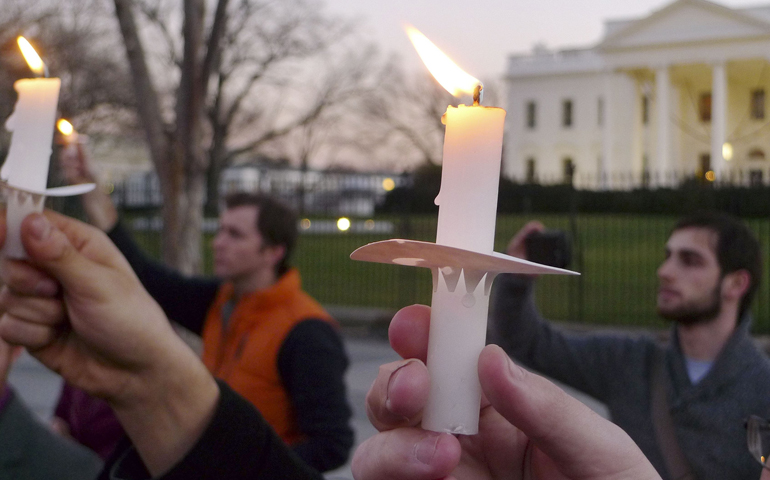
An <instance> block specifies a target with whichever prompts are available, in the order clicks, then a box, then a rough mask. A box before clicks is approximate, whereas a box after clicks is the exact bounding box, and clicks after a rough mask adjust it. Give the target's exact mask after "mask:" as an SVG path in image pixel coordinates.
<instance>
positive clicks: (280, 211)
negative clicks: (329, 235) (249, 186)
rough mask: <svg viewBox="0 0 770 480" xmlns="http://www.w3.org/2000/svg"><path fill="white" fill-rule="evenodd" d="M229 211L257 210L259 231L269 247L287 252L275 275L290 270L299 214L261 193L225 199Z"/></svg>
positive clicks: (236, 195) (243, 193) (276, 267)
mask: <svg viewBox="0 0 770 480" xmlns="http://www.w3.org/2000/svg"><path fill="white" fill-rule="evenodd" d="M224 202H225V207H226V208H227V209H228V210H229V209H231V208H236V207H256V208H257V224H256V225H255V227H256V229H257V231H258V232H259V234H260V235H262V239H263V240H264V241H265V243H266V244H267V245H270V246H275V245H282V246H283V247H284V248H285V249H286V252H285V253H284V255H283V258H282V259H281V261H280V262H278V264H277V265H276V266H275V274H276V275H277V276H279V277H280V276H281V275H283V274H284V273H286V271H287V270H288V269H289V258H290V257H291V254H292V252H293V251H294V245H295V244H296V243H297V214H296V213H295V212H294V210H293V209H292V208H291V207H289V206H288V205H286V204H284V203H283V202H281V201H279V200H277V199H275V198H273V197H270V196H268V195H264V194H261V193H245V192H237V193H231V194H229V195H227V196H225V198H224Z"/></svg>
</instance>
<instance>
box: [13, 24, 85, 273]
mask: <svg viewBox="0 0 770 480" xmlns="http://www.w3.org/2000/svg"><path fill="white" fill-rule="evenodd" d="M18 43H19V48H20V49H21V51H22V53H23V54H24V58H25V59H26V60H27V63H28V64H29V67H30V69H32V71H33V72H35V74H36V75H38V76H41V75H47V69H46V66H45V64H44V63H43V61H42V60H41V59H40V57H39V56H38V54H37V53H36V52H35V49H34V48H32V45H30V44H29V42H27V40H26V39H24V37H19V38H18ZM13 86H14V88H15V89H16V92H17V93H18V99H17V101H16V105H15V106H14V109H13V113H12V114H11V116H10V117H8V120H7V121H6V122H5V128H6V129H7V130H8V131H10V132H12V133H13V137H11V146H10V149H9V150H8V156H7V157H6V159H5V163H3V167H2V168H0V180H2V181H3V182H4V183H3V187H4V188H3V192H4V194H5V198H6V202H7V209H6V216H7V217H6V238H5V245H4V246H3V255H5V256H7V257H11V258H26V256H27V254H26V252H25V251H24V246H23V245H22V244H21V236H20V230H21V222H22V220H24V217H26V216H27V215H29V214H30V213H33V212H40V211H42V210H43V204H44V203H45V197H46V195H55V196H67V195H77V194H80V193H84V192H87V191H90V190H93V188H94V185H93V184H82V185H74V186H69V187H60V188H51V189H48V188H46V185H47V180H48V167H49V162H50V159H51V149H52V145H51V144H52V141H53V133H54V123H55V122H56V107H57V104H58V103H59V88H60V86H61V81H60V80H59V79H58V78H27V79H22V80H18V81H16V82H15V83H14V84H13Z"/></svg>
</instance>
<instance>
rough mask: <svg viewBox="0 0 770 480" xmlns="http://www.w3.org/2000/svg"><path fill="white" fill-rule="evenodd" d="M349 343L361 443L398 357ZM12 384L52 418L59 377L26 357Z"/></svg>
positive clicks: (339, 473)
mask: <svg viewBox="0 0 770 480" xmlns="http://www.w3.org/2000/svg"><path fill="white" fill-rule="evenodd" d="M345 341H346V346H347V350H348V354H349V355H350V359H351V366H350V369H349V370H348V374H347V383H348V394H349V396H350V402H351V405H352V406H353V411H354V418H353V427H354V428H355V431H356V442H357V443H360V442H362V441H363V440H365V439H367V438H369V436H371V435H372V434H374V433H375V430H374V428H372V426H371V425H370V424H369V421H368V420H367V418H366V412H365V410H364V398H365V397H366V392H367V391H368V390H369V386H370V385H371V383H372V381H373V380H374V378H375V377H376V375H377V369H378V368H379V366H380V365H381V364H383V363H387V362H391V361H393V360H396V359H398V356H397V355H396V354H395V353H394V352H393V351H392V350H391V349H390V346H389V345H388V344H387V341H386V340H384V339H381V338H376V337H372V336H361V335H356V334H352V335H347V336H346V338H345ZM9 381H10V383H11V384H12V385H13V386H14V387H15V389H16V390H17V392H18V393H19V394H20V395H21V397H22V398H23V399H24V401H25V402H26V403H27V404H28V405H29V406H30V407H31V408H32V409H33V410H34V411H35V413H36V414H37V415H38V416H39V417H40V418H41V419H44V420H47V419H48V418H50V416H51V412H52V409H53V404H54V402H55V401H56V398H57V396H58V393H59V388H60V385H61V383H60V380H59V378H58V377H57V376H56V375H55V374H53V373H51V372H49V371H48V370H46V369H45V368H44V367H42V366H41V365H40V364H39V363H37V361H35V360H34V359H33V358H31V357H29V356H26V355H24V356H22V357H21V358H20V359H19V360H18V361H17V363H16V364H15V365H14V367H13V370H12V371H11V374H10V380H9ZM576 396H578V397H579V398H580V399H581V400H583V401H585V402H586V403H587V404H588V405H589V406H590V407H591V408H593V409H595V410H597V411H599V412H600V413H602V414H604V415H605V416H606V411H605V410H604V407H603V406H602V405H601V404H599V403H598V402H596V401H595V400H593V399H591V398H588V397H585V396H581V395H576ZM327 478H328V479H330V480H347V479H350V478H352V476H351V474H350V467H349V465H348V466H345V467H343V468H340V469H339V470H336V471H334V472H331V473H330V474H328V475H327Z"/></svg>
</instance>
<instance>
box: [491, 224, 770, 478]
mask: <svg viewBox="0 0 770 480" xmlns="http://www.w3.org/2000/svg"><path fill="white" fill-rule="evenodd" d="M542 229H543V225H542V224H539V223H537V222H532V223H529V224H527V225H526V226H525V227H524V228H522V230H521V231H520V232H519V233H518V234H517V235H516V236H515V237H514V238H513V239H512V240H511V243H510V244H509V246H508V253H509V254H510V255H514V256H518V257H522V258H526V251H525V247H524V245H525V242H524V239H525V238H526V237H527V236H528V235H529V234H531V233H532V232H535V231H539V230H542ZM761 272H762V265H761V254H760V249H759V243H758V242H757V240H756V238H755V237H754V235H753V234H752V233H751V231H750V230H749V229H748V228H747V227H746V226H745V225H743V224H742V223H741V222H739V221H738V220H736V219H734V218H732V217H730V216H728V215H724V214H719V213H709V212H704V213H699V214H696V215H693V216H690V217H687V218H684V219H682V220H680V221H679V222H678V223H677V224H676V226H675V227H674V229H673V231H672V233H671V236H670V237H669V239H668V242H667V243H666V258H665V260H664V261H663V263H662V264H661V265H660V267H659V268H658V283H659V289H658V295H657V310H658V314H659V315H660V316H661V317H663V318H665V319H668V320H671V321H672V322H673V326H672V332H671V341H670V342H669V343H668V345H664V346H662V345H659V344H658V343H657V342H656V341H655V340H654V339H652V338H650V337H647V336H621V335H608V334H590V335H579V334H572V333H568V332H564V331H560V330H559V329H557V328H555V327H553V326H552V325H549V324H548V323H547V322H546V321H544V320H543V319H542V317H541V316H540V313H539V312H538V311H537V308H536V307H535V303H534V296H533V290H534V288H533V287H534V278H533V277H527V276H517V275H501V276H500V277H499V278H498V279H497V281H496V282H495V288H494V291H493V299H492V307H491V310H490V334H489V340H490V342H491V343H497V344H499V345H500V346H502V347H503V348H504V349H505V350H506V351H507V352H508V354H509V355H511V356H512V357H514V358H515V359H517V360H518V361H520V362H522V363H523V364H524V365H526V366H529V367H531V368H533V369H535V370H537V371H539V372H541V373H543V374H545V375H549V376H551V377H553V378H554V379H556V380H559V381H561V382H564V383H565V384H567V385H570V386H572V387H574V388H576V389H578V390H581V391H583V392H585V393H587V394H589V395H591V396H593V397H595V398H597V399H598V400H600V401H602V402H604V403H605V404H606V405H607V407H608V409H609V412H610V415H611V418H612V420H613V421H614V422H615V423H616V424H618V425H619V426H620V427H622V428H623V429H624V430H625V431H626V432H627V433H628V434H629V435H630V436H631V438H632V439H633V440H634V441H635V442H636V443H637V444H638V445H639V447H640V448H641V449H642V451H643V452H644V453H645V455H647V458H648V459H649V460H650V462H651V463H652V464H653V465H654V466H655V468H656V469H657V470H658V472H659V473H660V474H661V476H662V477H663V478H664V479H678V478H697V479H700V480H704V479H726V478H730V479H743V478H745V479H752V480H753V479H756V478H759V475H760V470H761V465H759V464H758V463H757V462H756V460H754V459H753V458H752V457H751V455H749V453H748V452H747V451H746V448H745V431H744V419H745V418H747V417H748V416H749V415H750V414H757V415H760V416H764V417H768V416H770V362H768V359H767V357H766V356H765V355H764V354H763V353H762V352H761V351H760V350H758V349H757V347H756V346H755V345H754V342H753V340H752V339H751V337H750V335H749V326H750V323H751V319H750V313H749V307H750V305H751V300H752V298H753V296H754V294H755V292H756V290H757V285H758V282H759V278H760V276H761Z"/></svg>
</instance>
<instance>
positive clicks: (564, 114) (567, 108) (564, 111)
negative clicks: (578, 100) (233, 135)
mask: <svg viewBox="0 0 770 480" xmlns="http://www.w3.org/2000/svg"><path fill="white" fill-rule="evenodd" d="M561 126H562V127H567V128H568V127H571V126H572V100H564V101H563V102H562V103H561Z"/></svg>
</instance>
